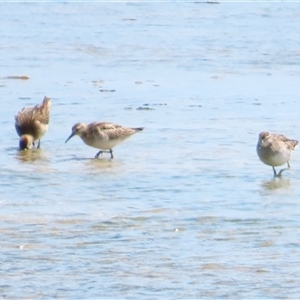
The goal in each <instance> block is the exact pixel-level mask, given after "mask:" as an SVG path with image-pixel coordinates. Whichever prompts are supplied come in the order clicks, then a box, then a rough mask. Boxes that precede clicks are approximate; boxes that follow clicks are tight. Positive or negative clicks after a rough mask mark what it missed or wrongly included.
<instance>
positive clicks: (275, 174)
mask: <svg viewBox="0 0 300 300" xmlns="http://www.w3.org/2000/svg"><path fill="white" fill-rule="evenodd" d="M272 168H273V172H274V177H276V176H277V173H276V170H275V168H274V167H273V166H272Z"/></svg>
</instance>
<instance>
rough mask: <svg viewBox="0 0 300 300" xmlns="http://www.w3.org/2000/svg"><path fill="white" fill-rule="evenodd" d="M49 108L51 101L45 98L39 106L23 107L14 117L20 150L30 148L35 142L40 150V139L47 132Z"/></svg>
mask: <svg viewBox="0 0 300 300" xmlns="http://www.w3.org/2000/svg"><path fill="white" fill-rule="evenodd" d="M50 106H51V99H50V98H47V97H46V96H45V97H44V100H43V102H42V103H41V104H38V105H36V106H33V107H24V108H23V109H22V110H21V111H19V112H18V114H17V115H16V116H15V127H16V131H17V133H18V135H19V136H20V140H19V147H20V149H21V150H24V149H30V148H32V146H34V145H35V144H34V142H35V141H37V140H38V145H37V148H40V145H41V138H42V136H43V135H44V134H45V133H46V131H47V130H48V124H49V112H50Z"/></svg>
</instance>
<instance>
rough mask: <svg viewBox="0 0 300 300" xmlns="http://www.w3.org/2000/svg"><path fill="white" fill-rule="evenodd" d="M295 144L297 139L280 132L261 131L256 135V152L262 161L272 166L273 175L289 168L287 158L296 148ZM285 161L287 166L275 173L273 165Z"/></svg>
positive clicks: (281, 163) (279, 174)
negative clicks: (289, 137)
mask: <svg viewBox="0 0 300 300" xmlns="http://www.w3.org/2000/svg"><path fill="white" fill-rule="evenodd" d="M297 145H298V141H297V140H291V139H288V138H287V137H285V136H284V135H282V134H272V133H269V132H266V131H263V132H261V133H260V134H259V136H258V142H257V146H256V152H257V155H258V157H259V159H260V160H261V161H262V162H263V163H265V164H266V165H269V166H271V167H272V168H273V172H274V176H281V174H282V172H283V171H284V170H287V169H289V168H290V164H289V160H290V157H291V154H292V151H293V150H295V149H296V147H297ZM285 163H287V166H288V167H287V168H285V169H282V170H280V171H279V173H278V174H277V173H276V170H275V168H274V167H278V166H281V165H283V164H285Z"/></svg>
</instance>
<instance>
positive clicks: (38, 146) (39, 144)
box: [37, 140, 41, 149]
mask: <svg viewBox="0 0 300 300" xmlns="http://www.w3.org/2000/svg"><path fill="white" fill-rule="evenodd" d="M40 146H41V140H39V143H38V145H37V149H39V148H40Z"/></svg>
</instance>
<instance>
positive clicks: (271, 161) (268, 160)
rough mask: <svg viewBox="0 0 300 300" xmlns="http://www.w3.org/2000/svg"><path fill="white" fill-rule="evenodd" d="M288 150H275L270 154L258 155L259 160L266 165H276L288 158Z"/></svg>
mask: <svg viewBox="0 0 300 300" xmlns="http://www.w3.org/2000/svg"><path fill="white" fill-rule="evenodd" d="M290 156H291V155H290V152H288V151H286V152H277V153H275V154H273V155H270V156H260V160H261V161H262V162H263V163H265V164H266V165H269V166H273V167H277V166H281V165H283V164H285V163H286V162H288V161H289V159H290Z"/></svg>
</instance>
